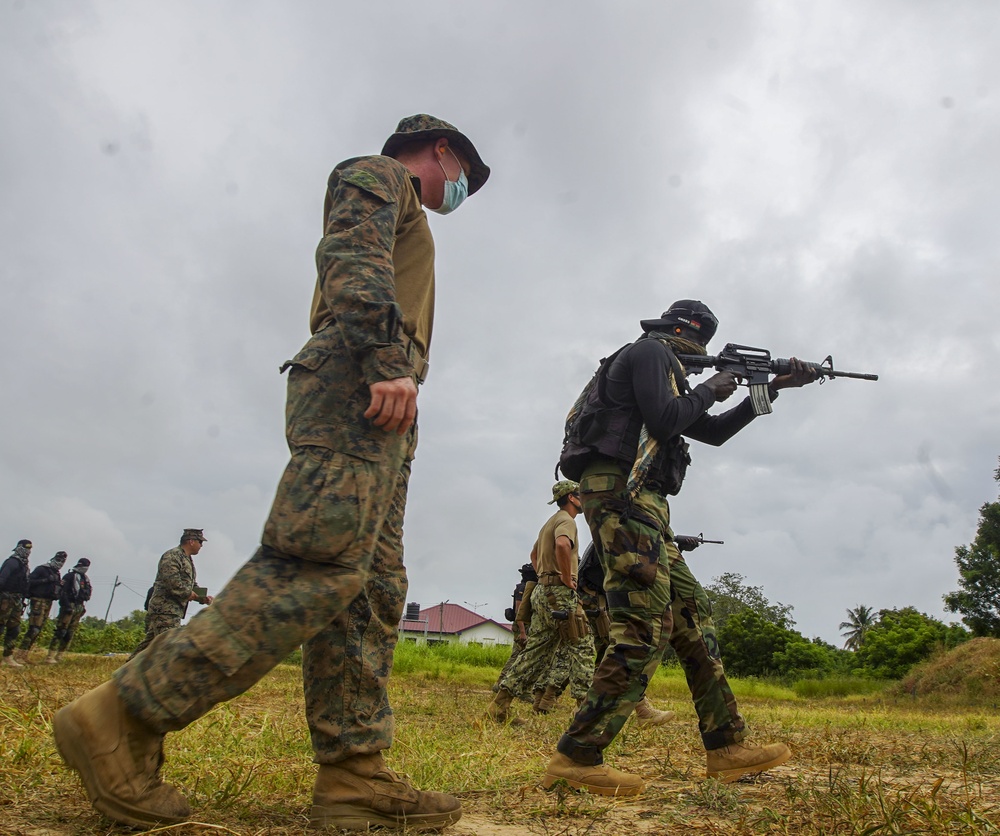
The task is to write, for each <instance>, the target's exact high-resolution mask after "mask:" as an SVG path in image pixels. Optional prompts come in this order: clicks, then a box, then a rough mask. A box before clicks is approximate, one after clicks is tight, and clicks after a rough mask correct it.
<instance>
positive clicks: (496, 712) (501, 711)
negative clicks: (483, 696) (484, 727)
mask: <svg viewBox="0 0 1000 836" xmlns="http://www.w3.org/2000/svg"><path fill="white" fill-rule="evenodd" d="M512 702H514V695H513V694H512V693H511V692H510V691H508V690H507V689H506V688H501V689H500V690H499V691H497V695H496V696H495V697H494V698H493V702H491V703H490V704H489V705H488V706H486V717H487V719H489V720H492V721H493V722H494V723H500V724H503V723H509V724H510V725H512V726H523V725H524V723H525V721H524V720H522V719H521V718H520V717H511V716H510V712H509V709H510V704H511V703H512Z"/></svg>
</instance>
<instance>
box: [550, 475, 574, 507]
mask: <svg viewBox="0 0 1000 836" xmlns="http://www.w3.org/2000/svg"><path fill="white" fill-rule="evenodd" d="M579 492H580V484H579V482H571V481H570V480H569V479H563V480H562V481H561V482H556V483H555V484H554V485H553V486H552V501H551V502H546V503H545V504H546V505H551V504H552V503H553V502H558V501H559V500H560V499H562V498H563V497H564V496H568V495H569V494H571V493H579Z"/></svg>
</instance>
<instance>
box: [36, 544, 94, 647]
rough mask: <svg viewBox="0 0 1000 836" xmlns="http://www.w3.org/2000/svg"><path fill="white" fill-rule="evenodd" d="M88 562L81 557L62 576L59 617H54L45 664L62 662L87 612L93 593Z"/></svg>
mask: <svg viewBox="0 0 1000 836" xmlns="http://www.w3.org/2000/svg"><path fill="white" fill-rule="evenodd" d="M89 569H90V560H89V559H88V558H86V557H81V558H80V559H79V560H78V561H77V562H76V566H74V567H73V568H72V569H70V570H69V571H68V572H67V573H66V574H65V575H63V578H62V583H61V584H60V589H59V615H58V616H56V627H55V630H53V631H52V641H51V642H49V655H48V656H47V657H46V658H45V662H46V664H49V665H55V664H56V663H58V662H61V661H62V657H63V653H65V652H66V648H67V647H69V645H70V642H72V641H73V637H74V636H75V635H76V628H77V627H79V626H80V619H81V618H83V614H84V613H85V612H87V607H86V604H87V601H89V600H90V596H91V594H92V593H93V587H92V586H91V584H90V578H88V577H87V571H88V570H89Z"/></svg>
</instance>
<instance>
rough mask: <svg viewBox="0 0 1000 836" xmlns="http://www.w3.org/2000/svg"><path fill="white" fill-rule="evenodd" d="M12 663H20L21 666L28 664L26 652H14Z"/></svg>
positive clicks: (19, 649) (18, 650)
mask: <svg viewBox="0 0 1000 836" xmlns="http://www.w3.org/2000/svg"><path fill="white" fill-rule="evenodd" d="M14 661H15V662H20V663H21V664H22V665H27V664H28V651H27V650H22V649H21V648H18V649H17V650H15V651H14Z"/></svg>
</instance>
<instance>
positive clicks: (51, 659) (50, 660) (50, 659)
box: [45, 650, 59, 665]
mask: <svg viewBox="0 0 1000 836" xmlns="http://www.w3.org/2000/svg"><path fill="white" fill-rule="evenodd" d="M57 655H58V654H57V653H56V652H55V651H54V650H50V651H49V655H48V656H46V657H45V664H46V665H54V664H56V663H57V662H58V661H59V660H58V659H56V656H57Z"/></svg>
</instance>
